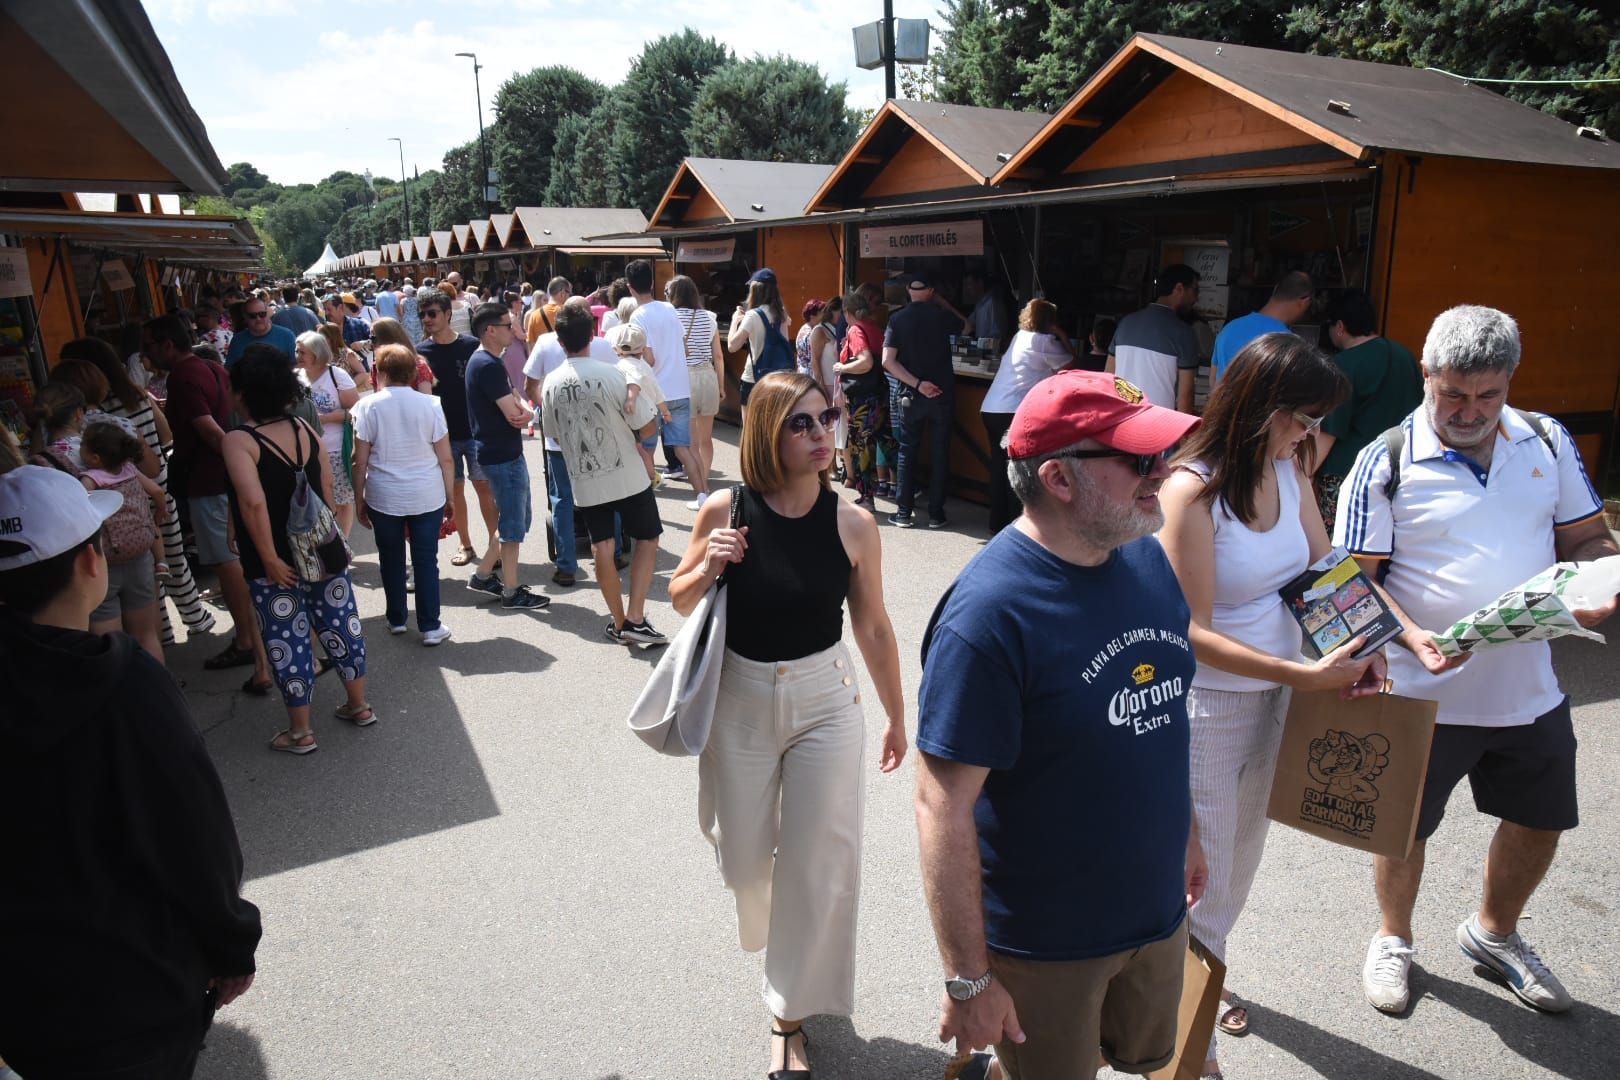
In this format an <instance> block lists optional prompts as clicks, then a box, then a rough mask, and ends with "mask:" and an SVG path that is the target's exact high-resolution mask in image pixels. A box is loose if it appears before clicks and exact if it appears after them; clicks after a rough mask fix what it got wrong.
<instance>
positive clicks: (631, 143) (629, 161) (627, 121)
mask: <svg viewBox="0 0 1620 1080" xmlns="http://www.w3.org/2000/svg"><path fill="white" fill-rule="evenodd" d="M730 59H731V50H729V49H727V48H726V47H725V46H724V45H722V44H720V43H719V42H718V41H715V40H714V39H713V38H706V37H703V36H702V35H701V34H699V33H698V32H697V31H695V30H692V29H690V28H688V29H686V30H683V31H681V32H680V33H679V34H670V35H668V36H667V37H661V38H658V39H657V40H654V41H649V42H648V43H647V45H646V47H645V48H644V49H643V50H642V52H641V55H640V56H638V57H637V58H636V59H635V60H634V61H633V62H632V63H631V65H630V73H629V74H628V75H626V76H625V79H624V82H623V83H622V84H620V86H619V87H618V89H617V90H616V91H614V93H613V95H612V97H613V100H614V101H615V102H616V103H617V122H616V124H615V125H614V130H613V142H612V153H611V156H610V160H609V162H608V167H609V169H610V170H611V171H612V173H613V176H614V181H613V182H614V183H616V184H617V185H618V189H619V193H620V195H621V196H622V198H623V202H624V203H626V204H628V205H630V206H635V207H638V208H639V209H640V210H641V212H642V213H644V214H650V213H652V212H653V209H654V208H655V207H656V206H657V205H658V200H659V199H660V198H661V197H662V196H663V194H664V188H665V187H667V186H668V185H669V180H670V177H671V176H673V175H674V174H675V169H676V168H677V167H678V166H679V165H680V163H681V159H682V158H683V157H685V156H686V146H687V129H688V127H689V126H690V124H691V121H692V104H693V103H694V102H695V101H696V100H697V96H698V90H699V88H700V87H701V86H702V84H703V80H704V79H706V78H708V76H709V74H710V73H711V72H713V71H714V70H715V69H716V68H718V67H720V65H722V64H724V63H726V62H727V61H729V60H730Z"/></svg>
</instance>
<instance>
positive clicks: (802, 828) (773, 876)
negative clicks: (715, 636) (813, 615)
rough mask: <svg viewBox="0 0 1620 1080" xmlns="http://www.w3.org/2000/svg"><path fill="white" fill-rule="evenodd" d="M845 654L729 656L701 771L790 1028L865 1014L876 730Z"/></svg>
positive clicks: (719, 842)
mask: <svg viewBox="0 0 1620 1080" xmlns="http://www.w3.org/2000/svg"><path fill="white" fill-rule="evenodd" d="M860 700H861V696H860V688H859V687H858V686H857V685H856V684H855V672H854V669H853V666H852V665H851V663H850V659H849V653H848V652H847V651H846V650H845V648H844V646H843V645H842V644H838V645H835V646H833V647H832V648H830V649H826V650H823V651H822V652H819V653H815V654H814V655H812V656H807V657H804V658H803V659H800V660H784V661H780V662H776V663H762V662H760V661H755V660H746V659H744V658H743V657H741V656H738V655H737V654H736V653H734V652H731V651H730V650H727V651H726V656H725V666H724V667H723V668H722V669H721V673H720V694H719V700H718V701H717V703H716V705H715V712H714V724H713V727H712V728H711V729H710V731H709V741H708V744H707V745H706V746H705V747H704V750H703V756H702V757H701V759H700V760H699V764H698V823H699V825H700V827H701V828H702V830H703V834H704V835H705V836H706V837H708V839H709V841H710V842H711V843H712V844H714V849H715V857H716V859H717V860H718V861H719V864H720V875H721V877H722V878H723V879H724V880H725V883H726V887H727V888H728V889H730V890H731V891H732V893H733V894H734V895H735V897H736V902H737V933H738V937H739V939H740V940H741V943H742V947H743V948H744V949H746V950H747V951H749V952H757V951H758V950H760V949H764V950H765V991H764V997H765V1005H766V1007H767V1008H769V1009H770V1010H771V1013H772V1014H773V1015H775V1016H779V1017H781V1018H782V1019H784V1020H801V1019H803V1018H804V1017H806V1016H815V1015H819V1014H832V1015H838V1016H847V1015H849V1014H850V1013H852V1012H853V1011H854V1008H855V915H856V902H857V899H858V897H859V893H860V875H861V828H862V816H863V811H864V808H865V794H866V784H865V776H864V770H863V768H862V765H863V762H864V760H865V746H866V722H865V718H864V716H863V714H862V712H861V706H860Z"/></svg>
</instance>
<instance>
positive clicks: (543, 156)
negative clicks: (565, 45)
mask: <svg viewBox="0 0 1620 1080" xmlns="http://www.w3.org/2000/svg"><path fill="white" fill-rule="evenodd" d="M606 96H607V88H606V87H605V86H603V85H602V84H601V83H599V82H597V81H596V80H594V79H590V78H586V77H585V76H584V75H581V74H580V73H579V72H577V71H575V70H574V69H573V68H566V67H543V68H535V69H534V70H533V71H530V72H527V73H525V74H522V75H514V76H512V78H510V79H508V80H507V81H506V82H505V83H503V84H502V86H501V88H500V90H499V91H498V92H497V93H496V95H495V124H494V126H493V127H491V128H490V132H489V134H490V144H491V148H490V153H491V155H492V157H493V161H492V162H491V164H492V165H494V167H495V169H496V171H497V172H498V173H499V174H500V178H501V179H500V190H501V204H502V205H503V206H536V205H540V204H541V200H542V199H543V198H544V197H545V191H546V188H547V186H548V185H549V184H550V183H551V172H552V168H553V162H554V158H555V156H556V146H557V132H558V130H559V125H561V124H562V122H563V121H564V120H567V119H570V118H575V117H577V118H583V117H584V116H585V114H587V113H589V112H590V111H591V110H592V109H593V108H595V107H596V105H597V104H598V103H599V102H600V101H601V100H602V99H603V98H604V97H606Z"/></svg>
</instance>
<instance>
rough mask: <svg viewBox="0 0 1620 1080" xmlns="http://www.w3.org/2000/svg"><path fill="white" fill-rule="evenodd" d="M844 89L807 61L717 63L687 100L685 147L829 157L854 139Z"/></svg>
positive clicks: (744, 154)
mask: <svg viewBox="0 0 1620 1080" xmlns="http://www.w3.org/2000/svg"><path fill="white" fill-rule="evenodd" d="M847 89H848V87H847V85H846V84H844V83H841V82H839V83H831V84H829V83H828V82H827V79H826V77H825V76H824V75H822V73H821V69H820V68H818V67H816V66H815V65H814V64H807V63H805V62H804V61H802V60H794V59H792V58H790V57H786V56H771V57H763V56H756V57H754V58H753V59H751V60H733V61H731V62H730V63H727V64H722V65H721V66H720V67H718V68H716V69H715V70H714V71H713V72H711V73H710V75H709V77H708V78H707V79H704V80H703V86H702V88H701V89H700V90H699V91H698V96H697V100H696V101H694V102H693V103H692V119H691V121H690V123H689V124H688V125H687V151H688V152H689V153H692V154H696V155H699V156H701V157H720V158H746V159H748V160H751V161H808V162H815V163H831V162H835V161H837V160H838V159H839V158H840V157H842V156H843V153H844V151H845V150H847V149H849V145H850V143H852V142H853V141H854V139H855V131H854V127H853V125H852V124H851V123H850V115H849V109H848V108H847V107H846V106H845V105H844V94H845V92H846V90H847ZM668 182H669V177H668V176H666V177H665V178H664V183H665V184H666V185H667V184H668ZM660 194H662V191H660Z"/></svg>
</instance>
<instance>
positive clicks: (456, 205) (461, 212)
mask: <svg viewBox="0 0 1620 1080" xmlns="http://www.w3.org/2000/svg"><path fill="white" fill-rule="evenodd" d="M481 169H482V164H481V161H480V158H479V154H478V140H477V139H476V138H475V139H473V140H472V141H471V142H465V143H462V144H461V145H460V146H457V147H453V148H451V149H450V150H447V151H445V155H444V171H443V172H441V173H440V174H439V175H438V176H437V177H435V178H434V180H433V182H432V183H431V184H430V183H428V182H427V180H426V178H425V177H424V178H423V184H422V186H421V187H417V185H415V184H412V185H411V187H412V188H413V189H414V190H416V191H420V192H421V193H422V197H423V202H424V203H425V204H426V214H425V221H426V224H424V217H423V216H417V214H416V209H417V208H416V207H415V206H413V207H412V216H413V217H414V218H415V224H416V227H417V228H419V229H448V228H450V226H452V225H462V224H465V223H466V222H468V221H471V220H472V219H473V218H479V217H485V216H486V207H485V204H484V200H483V199H482V198H480V194H481V193H482V191H483V185H482V184H480V183H479V175H480V171H481ZM316 254H319V252H317V253H316Z"/></svg>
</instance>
